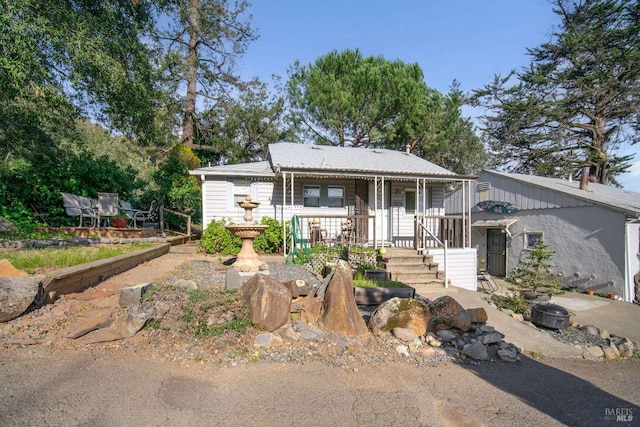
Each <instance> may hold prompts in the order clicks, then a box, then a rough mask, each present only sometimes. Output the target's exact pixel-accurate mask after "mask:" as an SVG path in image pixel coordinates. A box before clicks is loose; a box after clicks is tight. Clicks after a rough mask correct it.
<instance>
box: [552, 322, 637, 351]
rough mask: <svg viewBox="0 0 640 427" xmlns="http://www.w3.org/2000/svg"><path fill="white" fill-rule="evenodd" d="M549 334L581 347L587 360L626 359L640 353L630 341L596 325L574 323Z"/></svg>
mask: <svg viewBox="0 0 640 427" xmlns="http://www.w3.org/2000/svg"><path fill="white" fill-rule="evenodd" d="M547 332H548V333H550V334H551V335H552V336H553V337H554V338H556V339H557V340H559V341H562V342H565V343H567V344H573V345H575V346H578V347H580V348H581V349H582V357H583V358H585V359H591V360H603V359H624V358H628V357H634V356H635V355H636V354H638V353H639V349H637V348H636V347H635V346H634V344H633V342H632V341H631V340H630V339H628V338H624V337H619V336H616V335H613V334H610V333H609V332H607V331H606V330H605V329H601V328H598V327H597V326H594V325H580V324H577V323H573V324H571V326H570V327H569V328H567V329H564V330H561V331H553V330H548V331H547Z"/></svg>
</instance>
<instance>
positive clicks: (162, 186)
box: [150, 144, 202, 230]
mask: <svg viewBox="0 0 640 427" xmlns="http://www.w3.org/2000/svg"><path fill="white" fill-rule="evenodd" d="M199 167H200V159H198V157H197V156H196V155H195V154H193V151H191V149H190V148H189V147H186V146H184V145H181V144H178V145H176V146H174V147H173V148H172V149H171V151H170V152H169V156H168V157H167V159H166V160H165V161H164V162H163V163H162V164H161V165H160V167H159V168H158V170H157V171H156V173H155V175H154V181H155V183H156V185H157V186H158V188H157V189H156V190H155V191H154V192H151V193H150V196H151V197H152V198H153V199H154V200H155V201H156V203H158V204H160V205H162V206H164V207H166V208H169V209H171V210H174V211H178V212H182V213H184V214H187V215H191V217H192V219H193V220H195V221H199V220H200V219H201V215H202V207H201V206H202V196H201V191H200V181H199V178H198V177H195V176H191V175H189V173H188V172H189V170H190V169H196V168H199ZM167 220H168V221H170V222H172V221H173V222H176V223H175V224H173V223H172V224H171V225H172V229H174V230H175V229H179V228H180V227H182V226H184V224H183V223H182V221H179V220H178V219H177V218H171V217H168V218H167Z"/></svg>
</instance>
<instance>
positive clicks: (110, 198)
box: [98, 193, 120, 226]
mask: <svg viewBox="0 0 640 427" xmlns="http://www.w3.org/2000/svg"><path fill="white" fill-rule="evenodd" d="M118 213H120V205H119V203H118V195H117V194H115V193H98V226H100V223H101V221H103V220H104V221H105V223H106V224H107V225H109V223H110V221H111V218H112V217H114V216H116V215H118Z"/></svg>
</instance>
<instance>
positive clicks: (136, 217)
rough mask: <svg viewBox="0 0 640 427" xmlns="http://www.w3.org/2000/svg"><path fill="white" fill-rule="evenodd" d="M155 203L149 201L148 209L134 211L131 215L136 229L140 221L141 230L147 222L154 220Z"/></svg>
mask: <svg viewBox="0 0 640 427" xmlns="http://www.w3.org/2000/svg"><path fill="white" fill-rule="evenodd" d="M155 210H156V208H155V201H151V204H150V205H149V209H148V210H146V211H135V212H134V213H133V226H134V227H135V228H138V221H142V228H144V225H145V223H146V222H147V221H152V220H153V219H154V218H155V215H156V213H155Z"/></svg>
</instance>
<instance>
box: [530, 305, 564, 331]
mask: <svg viewBox="0 0 640 427" xmlns="http://www.w3.org/2000/svg"><path fill="white" fill-rule="evenodd" d="M531 322H532V323H533V324H534V325H538V326H544V327H545V328H550V329H566V328H568V327H569V312H568V311H567V310H566V309H565V308H564V307H561V306H559V305H555V304H538V305H536V306H534V307H533V308H532V309H531Z"/></svg>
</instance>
